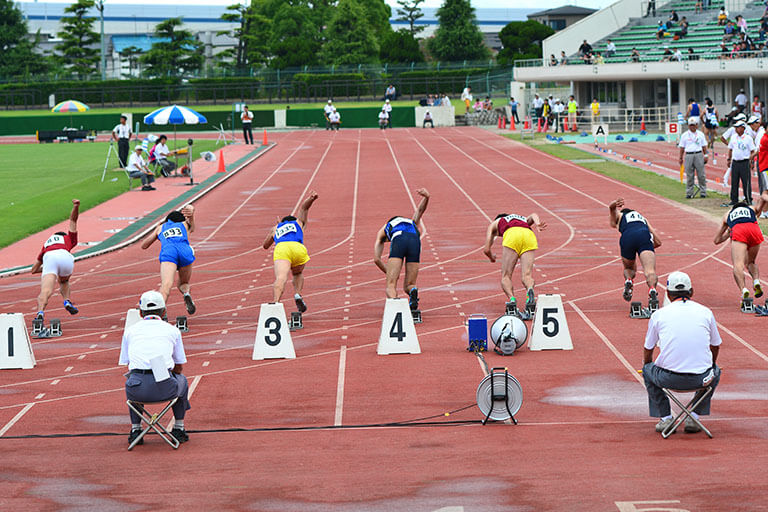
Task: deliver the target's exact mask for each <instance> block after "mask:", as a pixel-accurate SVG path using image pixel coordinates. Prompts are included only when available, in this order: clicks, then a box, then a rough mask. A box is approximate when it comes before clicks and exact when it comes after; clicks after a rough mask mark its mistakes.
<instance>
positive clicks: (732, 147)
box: [728, 121, 757, 205]
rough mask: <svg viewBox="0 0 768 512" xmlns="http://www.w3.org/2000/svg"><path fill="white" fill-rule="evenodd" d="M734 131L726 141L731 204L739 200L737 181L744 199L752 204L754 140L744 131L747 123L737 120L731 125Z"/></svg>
mask: <svg viewBox="0 0 768 512" xmlns="http://www.w3.org/2000/svg"><path fill="white" fill-rule="evenodd" d="M733 127H734V129H735V130H736V133H735V134H733V136H731V138H730V140H729V141H728V167H730V168H731V205H735V204H736V203H738V202H739V181H741V188H742V190H743V191H744V200H745V201H746V203H747V204H752V179H751V176H750V172H749V171H750V168H751V165H750V163H751V162H752V160H753V159H754V158H755V155H756V149H757V148H755V140H754V139H753V138H752V137H751V136H750V135H749V134H747V133H746V129H747V125H746V123H744V121H739V122H738V123H736V124H735V125H733Z"/></svg>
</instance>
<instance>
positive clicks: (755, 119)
mask: <svg viewBox="0 0 768 512" xmlns="http://www.w3.org/2000/svg"><path fill="white" fill-rule="evenodd" d="M759 122H760V118H759V117H758V116H749V121H747V124H752V123H759Z"/></svg>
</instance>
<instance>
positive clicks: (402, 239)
mask: <svg viewBox="0 0 768 512" xmlns="http://www.w3.org/2000/svg"><path fill="white" fill-rule="evenodd" d="M384 235H385V236H386V237H387V240H389V242H390V247H389V257H390V258H402V259H404V260H405V261H406V262H407V263H418V262H419V259H420V256H421V238H420V237H419V228H417V227H416V225H415V224H414V223H413V219H409V218H406V217H395V218H393V219H391V220H390V221H389V222H387V223H386V225H385V226H384Z"/></svg>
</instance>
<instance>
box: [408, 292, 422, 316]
mask: <svg viewBox="0 0 768 512" xmlns="http://www.w3.org/2000/svg"><path fill="white" fill-rule="evenodd" d="M408 306H410V308H411V311H416V310H417V309H419V290H418V288H411V291H410V292H408Z"/></svg>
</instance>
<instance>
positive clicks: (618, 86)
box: [586, 82, 626, 103]
mask: <svg viewBox="0 0 768 512" xmlns="http://www.w3.org/2000/svg"><path fill="white" fill-rule="evenodd" d="M586 85H587V91H588V92H589V95H588V96H589V97H588V99H589V101H590V102H591V101H592V98H597V101H599V102H600V103H623V102H624V101H625V100H626V84H625V83H624V82H587V84H586Z"/></svg>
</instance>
